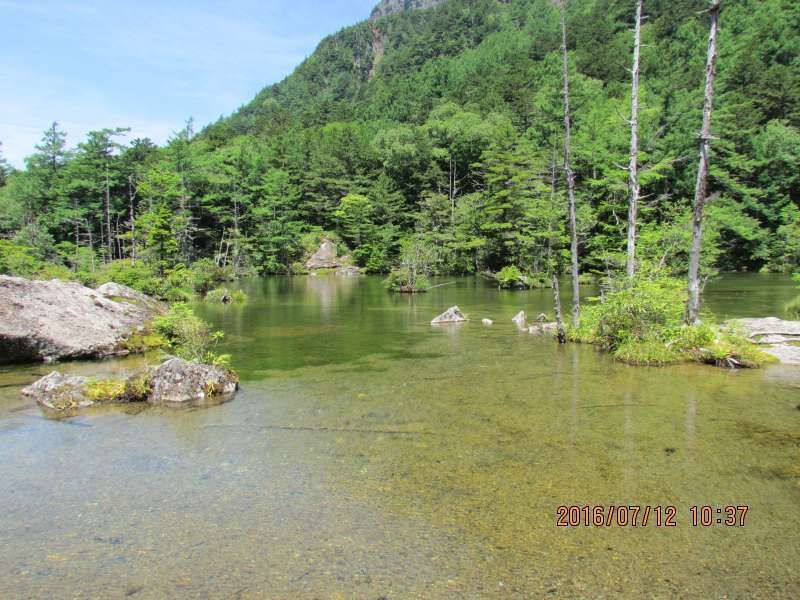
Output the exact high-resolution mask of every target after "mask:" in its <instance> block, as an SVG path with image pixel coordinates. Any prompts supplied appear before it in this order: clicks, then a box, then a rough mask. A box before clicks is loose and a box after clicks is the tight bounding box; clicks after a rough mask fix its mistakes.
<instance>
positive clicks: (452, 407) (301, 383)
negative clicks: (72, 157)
mask: <svg viewBox="0 0 800 600" xmlns="http://www.w3.org/2000/svg"><path fill="white" fill-rule="evenodd" d="M444 281H446V280H444ZM243 287H244V288H245V289H246V290H247V292H248V293H249V294H250V302H249V303H248V304H247V305H245V306H242V307H204V308H203V309H202V311H203V312H204V316H206V318H208V319H210V320H212V321H213V322H214V323H215V325H217V326H218V327H219V328H222V329H224V330H225V331H226V332H227V334H228V337H227V341H226V344H225V348H223V349H224V350H225V351H228V352H231V353H233V354H234V356H235V365H236V367H237V368H238V369H239V371H240V373H241V375H242V379H243V390H242V391H241V392H240V394H239V395H238V396H237V398H236V400H235V401H233V402H231V403H228V404H224V405H221V406H217V407H212V408H208V409H201V410H188V411H179V412H174V411H168V410H163V409H155V408H142V407H129V408H127V409H125V410H123V409H108V410H103V411H96V412H90V413H87V414H85V415H84V416H82V417H80V418H77V419H72V420H70V421H66V422H57V421H48V420H46V419H43V418H42V415H41V413H40V412H39V411H38V410H37V409H36V408H35V407H31V406H29V404H28V403H27V402H26V401H25V400H22V399H20V397H19V394H18V393H19V388H20V386H21V385H23V384H26V383H29V382H30V381H32V380H34V379H35V378H36V377H37V376H40V375H42V374H45V373H46V371H47V368H46V367H44V366H41V365H37V366H32V367H17V368H5V369H3V370H2V371H0V457H2V460H0V506H2V507H3V510H2V511H0V596H2V597H9V596H11V597H43V596H44V597H81V598H82V597H98V598H107V597H124V596H126V595H128V596H130V597H136V598H162V597H175V596H177V597H187V598H194V597H209V596H211V597H237V596H238V597H271V598H286V597H299V598H306V597H307V598H339V597H341V598H351V597H352V598H379V597H387V598H409V597H420V598H431V597H433V598H452V597H480V596H483V597H520V598H522V597H553V598H576V597H586V598H598V597H619V596H620V595H624V596H632V597H641V596H647V597H665V598H667V597H722V596H725V595H727V596H728V597H731V598H739V597H741V598H751V597H786V598H795V597H798V595H800V579H799V578H798V575H797V566H798V565H800V511H798V510H797V507H798V501H800V410H798V409H797V405H798V404H800V370H798V369H792V368H786V367H770V368H767V369H763V370H760V371H746V372H735V373H733V372H727V371H724V370H719V369H713V368H706V367H700V366H693V365H691V366H681V367H674V368H667V369H642V368H631V367H626V366H624V365H619V364H615V363H613V362H612V361H610V360H609V359H608V358H607V357H606V356H604V355H602V354H600V353H598V352H596V351H595V350H594V349H593V348H590V347H582V346H568V347H566V348H558V347H557V346H556V345H555V344H553V343H552V341H550V340H547V339H542V338H536V337H532V336H529V335H527V334H521V333H519V332H517V331H516V329H515V327H514V325H513V324H512V323H511V317H512V316H513V315H514V314H515V313H516V312H518V311H519V310H520V309H525V310H527V311H528V312H529V313H532V314H534V315H535V314H538V312H541V311H545V310H548V308H549V305H550V300H549V294H548V293H547V292H537V291H533V292H529V293H511V292H498V291H497V290H494V289H492V288H490V287H488V286H487V285H486V284H485V283H483V282H481V281H476V280H471V279H466V280H458V281H457V282H456V284H454V285H449V286H445V287H441V288H438V289H436V290H434V291H433V292H431V293H430V294H428V295H426V296H419V297H414V298H409V297H400V296H392V295H389V294H387V293H386V292H385V291H384V290H383V289H382V287H381V284H380V281H379V280H377V279H337V278H323V277H320V278H297V279H269V280H253V281H248V282H244V283H243ZM587 292H588V290H587ZM794 294H795V290H793V286H792V283H791V281H789V280H788V279H785V278H778V277H774V276H762V275H737V276H729V277H726V278H724V279H723V280H721V281H719V282H716V283H715V284H714V285H713V287H712V288H711V289H710V290H709V292H708V295H707V301H708V307H709V308H710V309H711V310H714V311H715V312H716V313H718V314H720V315H725V316H731V317H736V316H767V315H772V314H774V315H779V313H780V311H781V309H782V307H783V305H784V304H785V303H786V302H788V300H790V299H791V298H792V297H793V296H794ZM453 304H458V305H460V306H461V308H462V309H463V310H464V311H465V312H467V313H469V315H470V316H471V317H472V318H473V322H472V323H470V324H467V325H462V326H455V327H447V328H438V329H436V328H432V327H430V325H428V323H429V321H430V319H431V318H432V317H433V316H435V315H436V314H438V313H439V312H441V311H442V310H444V309H445V308H447V307H449V306H451V305H453ZM483 317H491V318H493V319H495V321H496V325H495V326H494V327H492V328H485V327H483V326H482V325H481V324H480V319H481V318H483ZM141 363H142V359H132V360H128V361H115V362H105V363H99V364H86V363H83V364H70V365H64V366H62V368H63V369H64V370H70V371H79V372H84V373H90V374H97V373H98V370H100V369H102V370H105V371H107V372H114V371H117V372H119V371H125V370H130V369H135V368H138V367H140V366H141ZM562 504H581V505H583V504H591V505H597V504H603V505H610V504H617V505H619V504H642V505H644V504H651V505H675V506H677V507H678V508H679V513H678V527H677V528H674V529H657V528H655V527H653V526H652V525H651V526H650V527H648V528H646V529H641V528H639V529H619V528H614V529H583V528H573V529H562V528H557V527H556V526H555V521H556V518H555V512H556V508H557V507H558V506H559V505H562ZM695 504H712V505H714V506H720V505H726V504H747V505H750V506H751V510H750V513H749V515H748V520H747V526H746V527H745V528H743V529H721V528H711V529H694V528H692V526H691V524H690V523H689V515H688V507H689V506H692V505H695Z"/></svg>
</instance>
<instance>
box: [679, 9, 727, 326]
mask: <svg viewBox="0 0 800 600" xmlns="http://www.w3.org/2000/svg"><path fill="white" fill-rule="evenodd" d="M721 5H722V0H712V3H711V7H710V8H709V14H710V15H711V33H710V34H709V38H708V59H707V61H706V88H705V99H704V100H703V129H702V131H701V132H700V167H699V168H698V170H697V185H696V186H695V191H694V217H693V222H692V225H693V230H694V232H693V237H692V253H691V256H690V258H689V301H688V303H687V305H686V322H687V323H688V324H689V325H694V324H696V323H698V322H699V321H700V254H701V252H702V242H703V216H704V211H705V203H706V197H707V195H708V165H709V160H710V159H709V152H710V148H711V111H712V109H713V106H714V77H715V75H716V74H717V38H718V36H719V13H720V10H721Z"/></svg>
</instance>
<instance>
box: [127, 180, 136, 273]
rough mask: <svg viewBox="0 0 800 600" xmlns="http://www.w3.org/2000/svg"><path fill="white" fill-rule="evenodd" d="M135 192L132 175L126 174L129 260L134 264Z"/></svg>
mask: <svg viewBox="0 0 800 600" xmlns="http://www.w3.org/2000/svg"><path fill="white" fill-rule="evenodd" d="M135 199H136V194H135V193H134V191H133V175H128V202H129V204H130V212H131V262H132V263H133V264H134V265H135V264H136V209H135V207H134V200H135Z"/></svg>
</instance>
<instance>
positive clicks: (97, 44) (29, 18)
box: [0, 0, 378, 167]
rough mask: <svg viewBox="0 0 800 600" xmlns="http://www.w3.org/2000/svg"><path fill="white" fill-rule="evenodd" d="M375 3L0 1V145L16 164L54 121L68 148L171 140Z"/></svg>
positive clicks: (240, 98) (224, 109) (244, 98)
mask: <svg viewBox="0 0 800 600" xmlns="http://www.w3.org/2000/svg"><path fill="white" fill-rule="evenodd" d="M377 3H378V0H316V1H312V0H230V1H228V2H225V1H222V0H137V1H133V0H62V1H56V0H0V142H2V143H3V146H2V151H3V154H4V155H5V157H6V158H7V159H8V160H9V162H11V163H12V164H14V165H15V166H17V167H20V166H22V164H23V159H24V157H25V156H28V155H29V154H31V153H32V152H33V150H34V145H35V144H36V143H37V142H38V140H39V139H40V138H41V133H42V131H43V130H44V129H46V128H47V127H48V126H49V124H50V123H51V122H52V121H54V120H55V121H58V122H59V123H60V124H61V126H62V129H65V130H66V131H67V132H68V134H69V143H70V145H74V144H76V143H78V142H79V141H81V139H82V137H83V135H84V134H85V133H86V132H87V131H89V130H91V129H100V128H103V127H131V128H132V131H131V134H130V135H129V138H134V137H150V138H152V139H153V140H154V141H156V142H159V143H163V142H164V141H166V139H167V138H168V137H169V136H170V135H171V133H172V132H174V131H176V130H178V129H180V128H181V127H182V126H183V123H184V122H185V120H186V119H187V118H189V117H194V118H195V121H196V123H197V126H198V127H202V126H203V125H205V124H207V123H209V122H210V121H213V120H216V118H217V117H219V116H220V115H226V114H229V113H231V112H233V111H234V110H235V109H236V108H238V107H239V106H241V105H242V104H244V103H246V102H248V101H249V100H250V99H251V98H252V97H253V96H254V95H255V94H256V93H257V92H258V91H259V90H260V89H261V88H262V87H264V86H265V85H268V84H270V83H274V82H276V81H279V80H281V79H282V78H283V77H285V76H286V75H288V74H289V73H291V71H292V70H293V69H294V67H295V66H297V65H298V64H299V63H300V62H301V61H302V60H303V59H304V58H305V57H306V56H308V55H309V54H310V53H311V52H313V50H314V48H315V47H316V46H317V44H318V43H319V42H320V40H321V39H322V38H323V37H325V36H326V35H328V34H331V33H334V32H336V31H338V30H339V29H341V28H342V27H344V26H346V25H351V24H353V23H356V22H358V21H361V20H363V19H366V18H367V17H368V16H369V13H370V11H371V9H372V7H373V6H374V5H375V4H377Z"/></svg>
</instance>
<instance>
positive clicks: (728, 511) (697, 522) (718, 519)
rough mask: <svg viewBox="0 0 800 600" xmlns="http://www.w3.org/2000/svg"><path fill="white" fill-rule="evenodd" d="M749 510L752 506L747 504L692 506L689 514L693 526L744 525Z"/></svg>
mask: <svg viewBox="0 0 800 600" xmlns="http://www.w3.org/2000/svg"><path fill="white" fill-rule="evenodd" d="M749 511H750V507H749V506H746V505H739V506H732V505H731V506H719V507H715V506H692V507H690V508H689V516H690V517H691V519H692V526H693V527H713V526H715V525H722V526H724V527H744V524H745V520H746V519H747V513H748V512H749Z"/></svg>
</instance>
